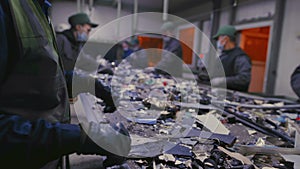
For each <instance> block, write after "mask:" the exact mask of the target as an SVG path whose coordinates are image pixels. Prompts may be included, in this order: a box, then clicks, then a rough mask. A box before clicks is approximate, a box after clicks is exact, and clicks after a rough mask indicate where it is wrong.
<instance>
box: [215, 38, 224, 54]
mask: <svg viewBox="0 0 300 169" xmlns="http://www.w3.org/2000/svg"><path fill="white" fill-rule="evenodd" d="M224 46H225V44H223V45H222V44H221V41H219V40H218V41H217V48H218V50H219V51H221V52H222V51H223V50H224Z"/></svg>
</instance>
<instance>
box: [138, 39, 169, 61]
mask: <svg viewBox="0 0 300 169" xmlns="http://www.w3.org/2000/svg"><path fill="white" fill-rule="evenodd" d="M138 39H139V41H140V46H141V48H142V49H149V48H153V50H150V51H148V52H147V56H148V66H155V65H156V64H157V63H158V62H159V61H160V59H161V49H162V46H163V41H162V38H157V37H151V36H138ZM155 49H157V50H155Z"/></svg>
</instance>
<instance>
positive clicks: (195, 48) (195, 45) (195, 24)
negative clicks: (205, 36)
mask: <svg viewBox="0 0 300 169" xmlns="http://www.w3.org/2000/svg"><path fill="white" fill-rule="evenodd" d="M198 25H199V22H198V21H197V22H192V23H189V24H183V25H179V26H178V27H177V29H176V38H177V39H178V40H179V32H180V30H182V29H186V28H191V27H193V28H195V33H194V42H193V49H192V50H193V53H194V51H195V52H196V53H199V51H198V50H199V49H198V46H199V31H198V29H199V28H198ZM192 57H193V58H192V64H186V65H187V66H188V67H189V68H190V69H193V68H195V67H196V65H197V56H196V55H195V53H194V54H193V56H192Z"/></svg>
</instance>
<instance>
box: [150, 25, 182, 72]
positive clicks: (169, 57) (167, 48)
mask: <svg viewBox="0 0 300 169" xmlns="http://www.w3.org/2000/svg"><path fill="white" fill-rule="evenodd" d="M175 28H176V27H175V24H174V23H173V22H165V23H164V24H163V25H162V26H161V30H162V36H163V54H162V58H161V60H160V61H159V62H158V64H157V65H156V71H157V72H159V73H162V72H166V73H168V74H170V75H171V76H175V77H180V76H182V66H183V65H182V63H183V61H182V47H181V44H180V42H179V41H178V40H177V39H176V38H175Z"/></svg>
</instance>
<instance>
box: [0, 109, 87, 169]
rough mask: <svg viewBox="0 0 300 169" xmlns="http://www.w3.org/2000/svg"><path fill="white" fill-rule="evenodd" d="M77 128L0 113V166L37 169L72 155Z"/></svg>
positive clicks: (75, 145) (76, 138)
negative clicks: (64, 156) (63, 156)
mask: <svg viewBox="0 0 300 169" xmlns="http://www.w3.org/2000/svg"><path fill="white" fill-rule="evenodd" d="M80 135H81V129H80V127H79V126H78V125H71V124H60V123H49V122H47V121H45V120H41V119H40V120H37V121H34V122H31V121H28V120H26V119H24V118H22V117H20V116H16V115H6V114H0V150H1V151H0V164H1V166H9V167H10V168H40V167H42V166H43V165H45V164H46V163H47V162H49V161H52V160H55V159H58V158H59V157H61V156H62V155H65V154H69V153H73V152H76V150H77V149H78V147H79V144H80Z"/></svg>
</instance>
